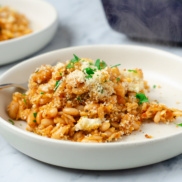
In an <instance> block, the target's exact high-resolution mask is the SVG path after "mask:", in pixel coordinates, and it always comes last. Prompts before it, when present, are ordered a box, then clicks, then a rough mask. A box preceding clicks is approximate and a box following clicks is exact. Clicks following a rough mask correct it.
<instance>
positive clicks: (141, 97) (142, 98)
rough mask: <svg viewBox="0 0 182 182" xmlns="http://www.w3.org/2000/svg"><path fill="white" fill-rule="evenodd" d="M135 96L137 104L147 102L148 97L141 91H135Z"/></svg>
mask: <svg viewBox="0 0 182 182" xmlns="http://www.w3.org/2000/svg"><path fill="white" fill-rule="evenodd" d="M136 98H137V99H139V104H143V103H144V102H149V100H148V98H147V97H146V96H145V94H143V93H137V94H136Z"/></svg>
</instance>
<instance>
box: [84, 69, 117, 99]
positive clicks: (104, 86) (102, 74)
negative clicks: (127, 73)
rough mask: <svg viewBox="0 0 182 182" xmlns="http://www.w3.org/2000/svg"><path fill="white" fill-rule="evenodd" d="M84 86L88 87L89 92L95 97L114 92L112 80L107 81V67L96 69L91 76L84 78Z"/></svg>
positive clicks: (99, 97)
mask: <svg viewBox="0 0 182 182" xmlns="http://www.w3.org/2000/svg"><path fill="white" fill-rule="evenodd" d="M86 86H87V87H88V88H89V92H90V93H89V94H90V95H94V97H95V98H97V99H103V98H104V97H108V96H110V95H112V94H113V93H115V91H114V88H113V82H111V81H109V73H108V71H107V69H103V70H97V71H96V72H95V73H94V74H93V75H92V78H89V79H86Z"/></svg>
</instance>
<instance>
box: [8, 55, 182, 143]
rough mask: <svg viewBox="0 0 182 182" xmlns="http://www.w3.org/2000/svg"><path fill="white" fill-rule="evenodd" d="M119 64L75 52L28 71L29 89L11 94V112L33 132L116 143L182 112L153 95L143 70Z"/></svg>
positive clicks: (172, 119) (50, 135)
mask: <svg viewBox="0 0 182 182" xmlns="http://www.w3.org/2000/svg"><path fill="white" fill-rule="evenodd" d="M119 67H120V65H119V64H117V65H107V63H106V62H104V61H103V60H101V59H97V60H95V61H94V60H92V59H90V58H79V57H78V56H76V55H74V56H73V58H72V59H71V60H68V61H66V62H65V63H61V62H59V63H57V64H56V65H55V66H51V65H42V66H40V67H39V68H36V70H35V72H33V73H32V74H31V75H30V78H29V83H28V87H29V89H28V90H27V92H26V93H24V94H22V93H20V92H15V93H14V94H13V97H12V101H11V103H10V104H9V106H8V113H9V116H10V118H11V119H13V120H24V121H26V122H27V130H28V131H30V132H33V133H36V134H38V135H41V136H45V137H48V138H54V139H60V140H71V141H76V142H112V141H116V140H118V139H120V138H122V136H124V135H129V134H131V133H132V132H133V131H136V130H139V129H140V126H141V124H142V123H143V122H145V121H146V120H150V121H151V122H152V121H153V122H154V123H159V122H163V123H169V122H173V121H174V120H175V119H176V117H180V116H182V111H181V110H178V109H173V108H168V107H167V106H165V105H163V104H160V103H158V102H157V101H150V100H149V98H148V97H147V92H148V91H149V86H148V84H147V82H146V81H145V80H144V77H143V71H142V70H141V69H139V68H135V69H126V68H124V69H119Z"/></svg>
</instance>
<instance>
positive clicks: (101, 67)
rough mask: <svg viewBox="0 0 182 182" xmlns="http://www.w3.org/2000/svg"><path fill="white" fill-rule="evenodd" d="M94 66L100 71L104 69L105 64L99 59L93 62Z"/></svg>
mask: <svg viewBox="0 0 182 182" xmlns="http://www.w3.org/2000/svg"><path fill="white" fill-rule="evenodd" d="M95 66H96V67H97V69H98V70H102V69H104V68H105V67H107V64H106V63H105V62H104V61H101V60H100V59H97V60H96V61H95Z"/></svg>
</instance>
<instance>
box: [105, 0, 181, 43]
mask: <svg viewBox="0 0 182 182" xmlns="http://www.w3.org/2000/svg"><path fill="white" fill-rule="evenodd" d="M102 4H103V7H104V10H105V14H106V17H107V20H108V22H109V24H110V26H111V27H112V28H113V29H114V30H116V31H118V32H122V33H124V34H125V35H127V36H128V37H131V38H137V39H146V40H150V41H162V42H163V41H164V42H176V43H180V42H182V28H181V27H182V1H179V0H165V1H163V0H147V1H146V0H137V1H134V0H127V1H126V0H112V1H106V0H102Z"/></svg>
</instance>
